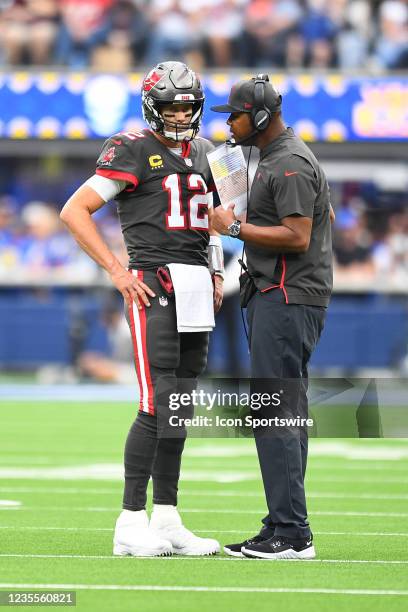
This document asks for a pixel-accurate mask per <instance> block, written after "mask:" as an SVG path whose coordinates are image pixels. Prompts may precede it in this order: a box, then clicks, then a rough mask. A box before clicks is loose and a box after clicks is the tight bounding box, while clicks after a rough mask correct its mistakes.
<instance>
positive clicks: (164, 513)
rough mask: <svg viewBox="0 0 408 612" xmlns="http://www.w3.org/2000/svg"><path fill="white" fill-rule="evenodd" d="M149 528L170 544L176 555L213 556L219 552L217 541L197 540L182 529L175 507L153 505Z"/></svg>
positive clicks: (197, 538) (208, 539)
mask: <svg viewBox="0 0 408 612" xmlns="http://www.w3.org/2000/svg"><path fill="white" fill-rule="evenodd" d="M150 528H151V529H152V530H153V531H154V532H155V533H156V534H157V535H158V536H159V537H160V538H163V539H165V540H168V541H169V542H171V545H172V549H173V553H174V554H176V555H192V556H193V555H197V556H205V555H215V554H216V553H218V552H220V545H219V543H218V542H217V540H212V539H210V538H199V537H198V536H196V535H195V534H194V533H192V532H191V531H189V530H188V529H186V527H184V525H183V523H182V521H181V516H180V515H179V513H178V511H177V508H176V506H167V505H155V506H154V507H153V512H152V516H151V519H150Z"/></svg>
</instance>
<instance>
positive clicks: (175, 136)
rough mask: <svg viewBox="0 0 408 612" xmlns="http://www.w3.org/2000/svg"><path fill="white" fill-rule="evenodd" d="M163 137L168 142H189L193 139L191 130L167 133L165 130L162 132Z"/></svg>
mask: <svg viewBox="0 0 408 612" xmlns="http://www.w3.org/2000/svg"><path fill="white" fill-rule="evenodd" d="M163 136H165V138H168V139H169V140H174V142H183V140H191V139H192V138H193V130H191V129H190V130H185V131H184V132H178V131H177V130H176V131H175V132H168V131H167V130H164V131H163Z"/></svg>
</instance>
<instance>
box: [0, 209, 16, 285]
mask: <svg viewBox="0 0 408 612" xmlns="http://www.w3.org/2000/svg"><path fill="white" fill-rule="evenodd" d="M16 225H17V216H16V212H15V206H13V202H12V201H11V199H10V198H8V197H2V198H0V278H7V277H8V276H9V273H10V270H12V269H14V268H15V266H16V265H17V264H18V261H19V248H18V244H17V241H16Z"/></svg>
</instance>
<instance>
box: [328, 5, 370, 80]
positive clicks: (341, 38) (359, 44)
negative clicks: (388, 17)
mask: <svg viewBox="0 0 408 612" xmlns="http://www.w3.org/2000/svg"><path fill="white" fill-rule="evenodd" d="M373 31H374V27H373V17H372V4H371V3H370V2H368V0H354V1H353V2H348V3H347V4H346V6H345V7H344V22H343V27H342V29H341V31H340V32H339V34H338V36H337V40H336V53H337V58H338V65H339V67H340V68H342V69H355V68H362V67H364V64H365V61H366V59H367V55H368V50H369V43H370V39H371V37H372V35H373Z"/></svg>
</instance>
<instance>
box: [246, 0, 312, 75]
mask: <svg viewBox="0 0 408 612" xmlns="http://www.w3.org/2000/svg"><path fill="white" fill-rule="evenodd" d="M301 17H302V9H301V6H300V3H299V2H298V1H297V0H275V1H273V2H270V1H269V0H252V1H251V2H250V3H249V4H248V6H247V9H246V11H245V15H244V31H243V45H244V49H245V52H244V57H245V58H246V59H247V62H245V63H247V65H248V66H266V65H268V64H269V65H272V66H278V67H283V66H285V65H286V56H287V53H288V47H290V45H291V42H290V41H291V39H292V37H295V41H296V42H297V48H298V47H299V45H300V47H301V49H300V56H303V44H302V40H301V39H300V38H299V37H298V29H297V26H298V24H299V22H300V19H301ZM292 45H293V43H292ZM292 54H293V50H292ZM297 55H299V50H298V51H297Z"/></svg>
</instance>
